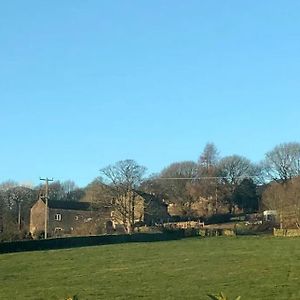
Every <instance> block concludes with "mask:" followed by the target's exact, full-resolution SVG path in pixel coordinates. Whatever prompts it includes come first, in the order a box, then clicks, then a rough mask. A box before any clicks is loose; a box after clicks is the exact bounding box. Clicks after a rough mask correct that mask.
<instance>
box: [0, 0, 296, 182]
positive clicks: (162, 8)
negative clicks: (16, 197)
mask: <svg viewBox="0 0 300 300" xmlns="http://www.w3.org/2000/svg"><path fill="white" fill-rule="evenodd" d="M299 11H300V2H299V1H297V0H295V1H288V0H287V1H276V0H272V1H268V0H265V1H258V0H257V1H253V0H252V1H239V0H236V1H233V0H232V1H230V0H229V1H221V0H218V1H198V0H195V1H175V0H169V1H155V0H152V1H97V0H94V1H91V0H87V1H79V0H64V1H58V0H54V1H37V0H36V1H30V0H29V1H21V0H20V1H14V0H11V1H2V2H1V3H0V103H1V110H0V134H1V137H2V138H1V148H0V181H4V180H7V179H14V180H17V181H20V182H27V181H31V182H33V183H34V184H37V183H38V181H39V176H48V177H54V178H55V179H57V180H66V179H72V180H74V181H75V182H76V183H77V184H78V185H80V186H84V185H86V184H87V183H89V182H90V181H91V180H92V179H93V178H95V177H96V176H98V175H99V169H100V168H102V167H105V166H106V165H108V164H110V163H114V162H116V161H118V160H122V159H127V158H132V159H135V160H136V161H137V162H138V163H140V164H142V165H145V166H146V167H147V168H148V172H149V173H152V172H158V171H160V170H161V169H162V168H164V167H166V166H167V165H168V164H170V163H172V162H175V161H183V160H197V159H198V157H199V155H200V153H201V151H202V150H203V147H204V146H205V144H206V143H207V142H213V143H215V144H216V146H217V147H218V149H219V151H220V154H221V155H222V156H226V155H231V154H239V155H243V156H246V157H247V158H249V159H251V160H252V161H254V162H258V161H260V160H261V159H263V157H264V154H265V153H266V152H267V151H269V150H271V149H272V148H273V147H274V146H275V145H277V144H279V143H282V142H291V141H298V142H299V141H300V131H299V127H300V126H299V113H300V101H299V100H300V97H299V96H300V75H299V74H300V71H299V70H300V55H299V53H300V19H299Z"/></svg>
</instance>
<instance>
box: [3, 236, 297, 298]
mask: <svg viewBox="0 0 300 300" xmlns="http://www.w3.org/2000/svg"><path fill="white" fill-rule="evenodd" d="M220 291H223V292H224V293H225V294H227V295H228V296H230V297H232V298H233V297H234V296H238V295H241V296H242V300H247V299H252V300H254V299H255V300H259V299H266V300H272V299H297V300H299V299H300V239H299V238H273V237H237V238H225V237H216V238H205V239H200V238H189V239H184V240H179V241H168V242H155V243H139V244H137V243H132V244H120V245H106V246H98V247H88V248H76V249H67V250H51V251H41V252H27V253H15V254H2V255H0V299H1V300H4V299H9V300H14V299H47V300H48V299H61V300H62V299H66V298H67V297H68V296H71V295H74V294H77V295H78V296H79V299H80V300H86V299H204V300H205V299H207V300H208V297H207V294H208V293H217V292H220Z"/></svg>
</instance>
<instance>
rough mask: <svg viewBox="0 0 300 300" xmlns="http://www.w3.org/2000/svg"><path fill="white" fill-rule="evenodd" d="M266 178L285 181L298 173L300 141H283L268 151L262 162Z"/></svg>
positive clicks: (299, 169)
mask: <svg viewBox="0 0 300 300" xmlns="http://www.w3.org/2000/svg"><path fill="white" fill-rule="evenodd" d="M263 166H264V171H265V174H266V177H267V179H269V180H275V181H278V182H286V181H288V180H289V179H291V178H293V177H296V176H299V175H300V143H284V144H280V145H278V146H276V147H275V148H274V149H273V150H271V151H269V152H268V153H267V154H266V156H265V160H264V163H263Z"/></svg>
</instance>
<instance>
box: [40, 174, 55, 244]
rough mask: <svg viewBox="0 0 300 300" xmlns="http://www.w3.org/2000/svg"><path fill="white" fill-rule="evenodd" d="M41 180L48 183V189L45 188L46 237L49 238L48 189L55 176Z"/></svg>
mask: <svg viewBox="0 0 300 300" xmlns="http://www.w3.org/2000/svg"><path fill="white" fill-rule="evenodd" d="M40 180H43V181H45V183H46V189H45V233H44V238H45V239H47V233H48V190H49V181H53V178H51V179H49V178H48V177H46V178H40Z"/></svg>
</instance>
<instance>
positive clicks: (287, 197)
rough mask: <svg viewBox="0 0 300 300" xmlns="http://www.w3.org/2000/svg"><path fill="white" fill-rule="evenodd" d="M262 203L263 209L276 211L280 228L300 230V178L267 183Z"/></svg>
mask: <svg viewBox="0 0 300 300" xmlns="http://www.w3.org/2000/svg"><path fill="white" fill-rule="evenodd" d="M262 201H263V205H264V208H265V209H269V210H276V211H277V214H278V217H279V222H280V227H281V228H283V227H286V228H300V177H295V178H293V179H291V180H289V181H287V182H284V184H283V183H278V182H276V181H273V182H272V183H269V185H268V187H267V188H266V189H265V191H264V193H263V195H262Z"/></svg>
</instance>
